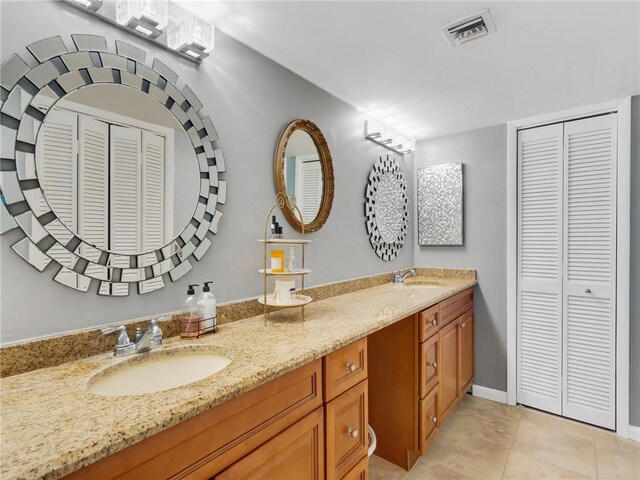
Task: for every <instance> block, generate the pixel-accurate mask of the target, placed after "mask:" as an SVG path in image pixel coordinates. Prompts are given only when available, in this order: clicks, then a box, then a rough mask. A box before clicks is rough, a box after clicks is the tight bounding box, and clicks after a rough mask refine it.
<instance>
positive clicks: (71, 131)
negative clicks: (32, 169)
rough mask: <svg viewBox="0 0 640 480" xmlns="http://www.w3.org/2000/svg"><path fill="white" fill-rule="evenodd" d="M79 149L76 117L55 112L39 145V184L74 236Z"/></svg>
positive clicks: (44, 130)
mask: <svg viewBox="0 0 640 480" xmlns="http://www.w3.org/2000/svg"><path fill="white" fill-rule="evenodd" d="M77 146H78V118H77V115H76V114H75V113H71V112H67V111H63V110H52V111H51V112H50V113H49V115H48V116H47V121H46V122H44V123H43V124H42V127H41V129H40V133H39V135H38V142H37V143H36V158H37V159H38V162H37V164H36V165H37V168H38V181H39V182H40V186H41V187H42V189H43V190H44V195H45V197H46V199H47V201H48V202H49V204H50V205H51V208H52V209H53V211H54V212H55V214H56V215H57V216H58V218H59V219H60V220H61V221H62V223H64V224H65V225H66V226H67V228H68V229H69V230H71V231H73V232H75V231H76V229H77V228H78V214H77V211H78V196H77V190H76V182H77V168H78V157H77Z"/></svg>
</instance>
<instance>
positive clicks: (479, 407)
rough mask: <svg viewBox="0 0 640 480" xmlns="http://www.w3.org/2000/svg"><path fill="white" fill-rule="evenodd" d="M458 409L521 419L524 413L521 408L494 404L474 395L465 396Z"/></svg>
mask: <svg viewBox="0 0 640 480" xmlns="http://www.w3.org/2000/svg"><path fill="white" fill-rule="evenodd" d="M458 408H471V409H473V410H474V411H477V412H488V413H494V414H496V415H504V416H506V417H509V418H515V419H519V418H520V416H521V415H522V412H523V411H524V409H523V408H521V407H511V406H509V405H505V404H504V403H498V402H493V401H491V400H487V399H484V398H480V397H474V396H473V395H465V396H464V398H463V399H462V400H460V404H459V405H458Z"/></svg>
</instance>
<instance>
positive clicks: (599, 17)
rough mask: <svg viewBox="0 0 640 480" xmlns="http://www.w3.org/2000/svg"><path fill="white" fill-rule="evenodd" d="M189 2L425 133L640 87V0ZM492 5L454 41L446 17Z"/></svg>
mask: <svg viewBox="0 0 640 480" xmlns="http://www.w3.org/2000/svg"><path fill="white" fill-rule="evenodd" d="M178 3H180V4H181V5H182V6H183V7H184V8H186V9H188V10H191V11H192V12H193V13H195V14H197V15H199V16H201V17H203V18H205V19H207V20H209V21H213V22H214V23H215V24H216V26H217V28H219V29H220V30H221V31H223V32H225V33H227V34H228V35H230V36H232V37H234V38H236V39H237V40H239V41H241V42H242V43H244V44H246V45H248V46H249V47H251V48H253V49H254V50H257V51H258V52H260V53H262V54H264V55H265V56H267V57H269V58H271V59H272V60H274V61H276V62H278V63H280V64H281V65H284V66H285V67H287V68H289V69H290V70H292V71H293V72H295V73H297V74H299V75H300V76H302V77H304V78H306V79H307V80H309V81H311V82H312V83H314V84H316V85H318V86H319V87H321V88H323V89H325V90H326V91H328V92H329V93H331V94H333V95H335V96H337V97H339V98H341V99H343V100H344V101H346V102H348V103H350V104H351V105H353V106H355V107H356V108H357V109H359V110H360V111H362V112H363V113H365V114H366V115H369V116H372V117H374V118H378V119H380V120H382V121H384V122H385V123H387V124H388V125H389V126H391V127H394V128H396V129H398V130H400V131H401V132H403V133H406V134H408V135H412V136H414V137H416V138H427V137H434V136H439V135H445V134H450V133H455V132H460V131H465V130H470V129H475V128H480V127H484V126H489V125H495V124H500V123H504V122H507V121H509V120H515V119H519V118H524V117H528V116H533V115H538V114H542V113H549V112H554V111H559V110H563V109H567V108H572V107H576V106H582V105H588V104H592V103H597V102H599V101H603V100H608V99H613V98H619V97H623V96H628V95H636V94H639V93H640V3H639V2H638V1H628V2H609V1H606V2H575V1H574V2H557V1H554V2H516V1H513V2H489V3H485V2H427V1H413V2H400V1H384V2H383V1H353V2H346V1H324V2H312V1H285V2H270V1H257V2H244V1H227V2H219V1H215V2H213V1H209V2H206V1H194V0H179V1H178ZM485 7H488V8H489V9H490V11H491V14H492V16H493V19H494V21H495V24H496V28H497V32H496V33H494V34H491V35H489V36H487V37H484V38H481V39H479V40H477V41H473V42H471V43H468V44H465V45H462V46H459V47H456V48H452V47H450V46H449V45H448V44H447V42H446V41H445V39H444V37H443V36H442V34H441V33H440V31H439V27H440V26H442V25H444V24H446V23H449V22H451V21H454V20H456V19H458V18H460V17H462V16H465V15H467V14H470V13H473V12H475V11H477V10H480V9H482V8H485ZM213 55H215V52H214V53H213Z"/></svg>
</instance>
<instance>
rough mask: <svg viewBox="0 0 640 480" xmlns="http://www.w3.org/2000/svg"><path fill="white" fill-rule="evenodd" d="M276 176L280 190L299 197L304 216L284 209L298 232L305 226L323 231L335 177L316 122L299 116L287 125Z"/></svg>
mask: <svg viewBox="0 0 640 480" xmlns="http://www.w3.org/2000/svg"><path fill="white" fill-rule="evenodd" d="M274 177H275V184H276V193H284V194H286V195H287V196H291V195H294V196H295V197H296V201H297V205H298V208H299V210H300V215H297V214H296V213H295V212H294V210H292V209H290V208H287V207H285V208H283V212H284V214H285V217H286V218H287V220H288V221H289V223H290V224H291V225H292V226H293V227H294V228H295V229H296V230H298V231H302V228H303V226H304V230H305V231H306V232H315V231H317V230H319V229H320V228H321V227H322V226H323V225H324V224H325V222H326V221H327V218H328V217H329V214H330V213H331V206H332V204H333V191H334V178H333V164H332V161H331V152H330V151H329V146H328V145H327V141H326V140H325V138H324V135H323V134H322V131H321V130H320V129H319V128H318V126H317V125H316V124H315V123H313V122H311V121H309V120H301V119H298V120H294V121H293V122H291V123H289V124H288V125H287V126H286V127H285V128H284V130H283V131H282V133H281V134H280V138H279V140H278V145H277V148H276V158H275V162H274ZM300 217H302V218H300Z"/></svg>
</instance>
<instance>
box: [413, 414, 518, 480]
mask: <svg viewBox="0 0 640 480" xmlns="http://www.w3.org/2000/svg"><path fill="white" fill-rule="evenodd" d="M449 427H450V426H449V425H448V424H447V425H445V426H444V428H443V429H442V430H441V431H440V433H439V434H438V436H437V437H436V438H435V440H434V441H433V443H432V444H431V447H430V448H429V451H428V452H427V453H426V455H425V457H426V458H427V459H428V460H429V461H433V462H434V463H437V464H438V465H441V466H443V467H446V468H447V469H449V470H453V471H454V472H456V473H459V474H462V475H466V476H467V477H470V478H472V479H482V480H491V479H499V478H500V477H501V476H502V471H503V470H504V465H505V463H506V461H507V456H508V455H509V449H508V448H505V447H502V446H500V445H498V444H496V443H494V442H489V441H487V440H484V439H482V438H478V437H474V436H472V435H469V434H468V433H467V432H459V431H457V430H456V429H455V428H449Z"/></svg>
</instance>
